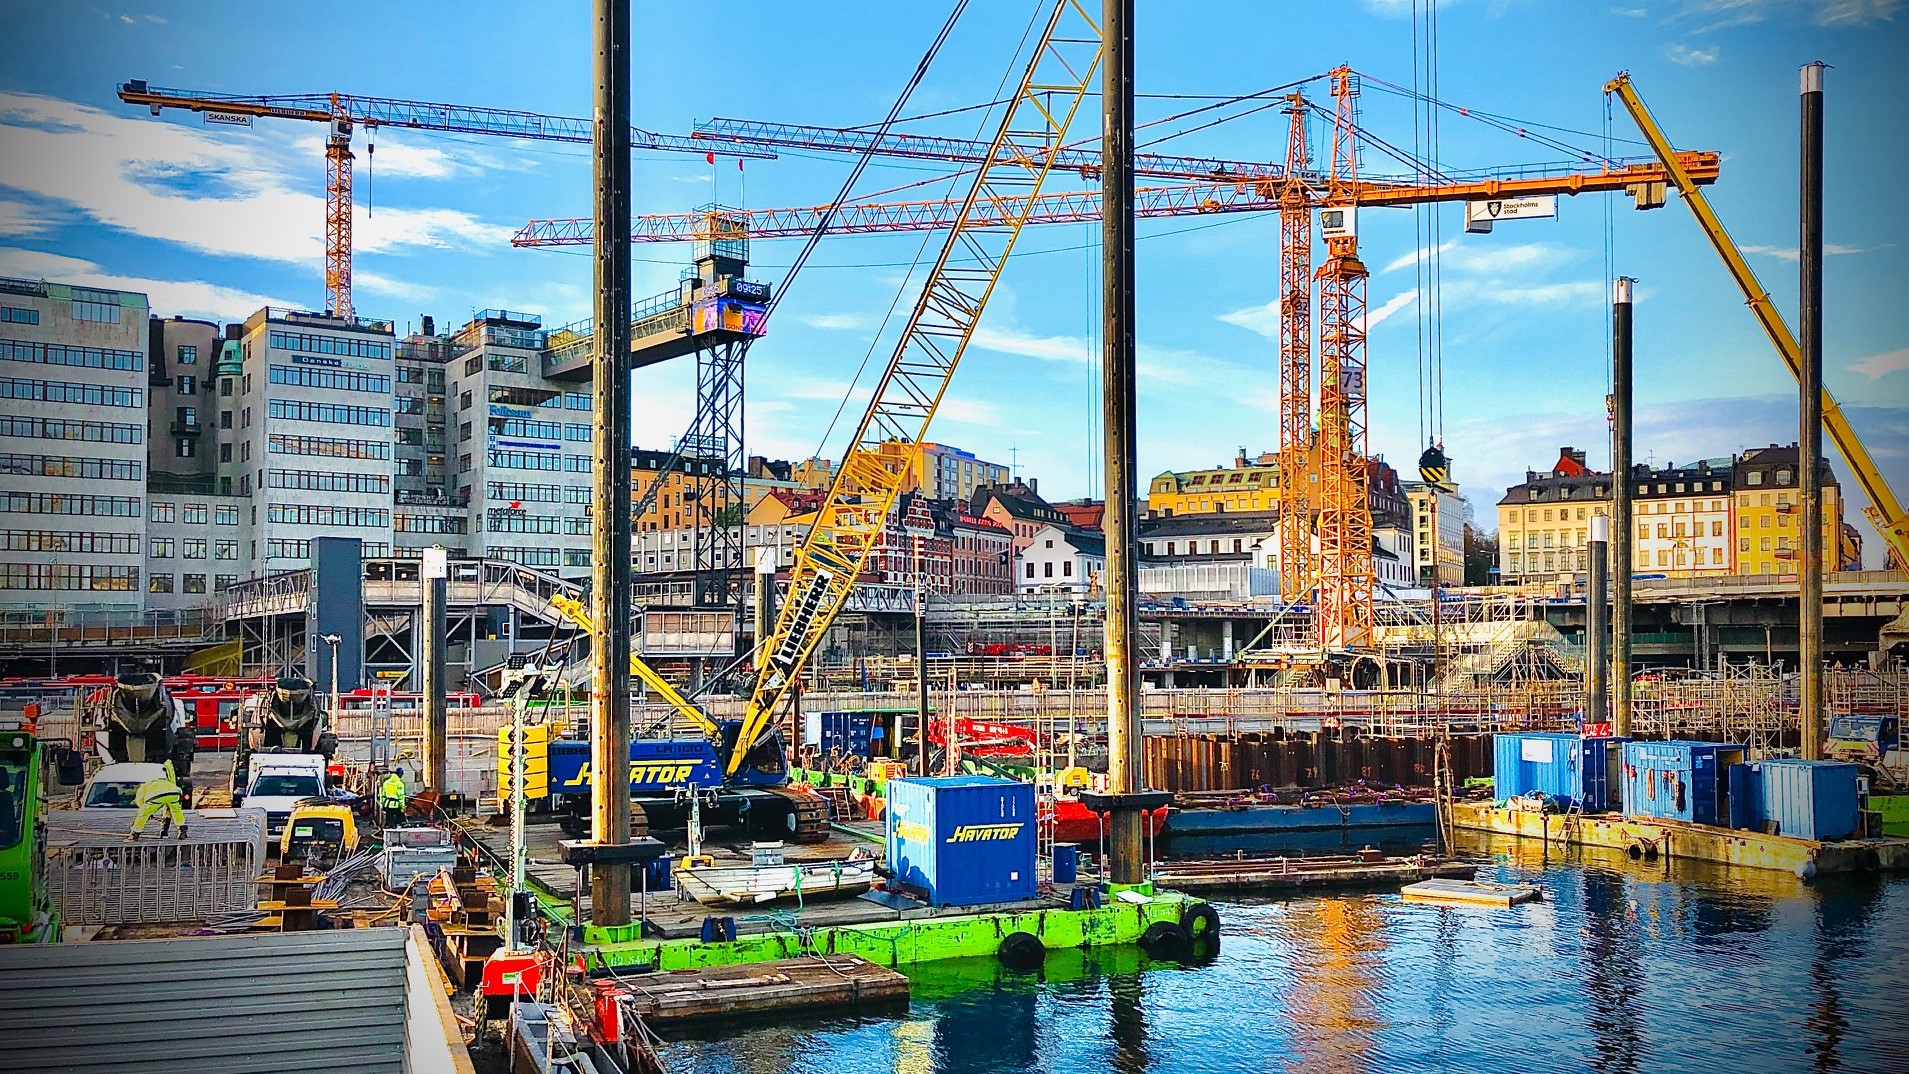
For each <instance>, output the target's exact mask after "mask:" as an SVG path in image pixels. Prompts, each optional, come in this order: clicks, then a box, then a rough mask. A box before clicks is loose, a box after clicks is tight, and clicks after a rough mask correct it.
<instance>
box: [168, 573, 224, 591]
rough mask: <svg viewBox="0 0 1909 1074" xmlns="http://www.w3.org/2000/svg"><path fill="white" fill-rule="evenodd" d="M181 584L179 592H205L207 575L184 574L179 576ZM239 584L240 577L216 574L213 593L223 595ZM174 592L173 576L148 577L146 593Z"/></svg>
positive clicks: (213, 577) (213, 580)
mask: <svg viewBox="0 0 1909 1074" xmlns="http://www.w3.org/2000/svg"><path fill="white" fill-rule="evenodd" d="M179 583H180V584H179V592H181V593H203V592H205V575H203V574H182V575H180V576H179ZM238 584H239V576H238V575H236V574H215V575H213V576H212V591H213V592H215V593H223V592H225V591H226V590H228V589H230V588H232V587H233V586H235V585H238ZM172 591H173V589H172V575H170V574H150V575H147V576H146V592H148V593H170V592H172Z"/></svg>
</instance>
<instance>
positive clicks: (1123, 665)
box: [1101, 0, 1147, 884]
mask: <svg viewBox="0 0 1909 1074" xmlns="http://www.w3.org/2000/svg"><path fill="white" fill-rule="evenodd" d="M1102 13H1103V15H1102V22H1101V35H1102V36H1101V40H1102V47H1103V49H1104V50H1105V56H1104V58H1103V60H1102V65H1103V66H1102V71H1101V79H1102V81H1101V104H1102V109H1103V118H1102V135H1101V160H1102V162H1103V167H1102V169H1101V204H1102V206H1103V211H1102V214H1101V245H1102V247H1103V251H1104V252H1103V261H1102V270H1101V275H1102V279H1101V288H1102V290H1101V318H1102V338H1103V340H1104V341H1105V342H1104V345H1103V347H1102V350H1101V370H1102V387H1101V392H1102V395H1101V408H1102V419H1103V421H1102V428H1104V429H1105V430H1106V440H1105V444H1104V445H1103V448H1102V450H1103V462H1104V465H1105V473H1106V482H1107V487H1106V499H1107V506H1106V519H1105V526H1104V529H1105V532H1106V539H1107V575H1106V585H1107V783H1108V789H1109V790H1111V791H1112V792H1113V793H1114V794H1116V795H1123V794H1133V793H1135V792H1136V791H1139V790H1140V789H1141V788H1142V786H1143V785H1144V783H1145V779H1146V777H1145V774H1144V772H1143V771H1142V759H1141V752H1140V751H1141V735H1140V720H1139V711H1138V704H1139V698H1138V696H1137V695H1138V693H1139V689H1140V673H1139V672H1140V668H1139V664H1138V663H1137V662H1136V661H1135V659H1134V656H1135V654H1134V638H1135V635H1136V634H1137V633H1138V632H1139V622H1138V620H1137V618H1136V616H1135V605H1136V604H1137V603H1138V597H1139V589H1138V585H1137V581H1138V579H1137V577H1136V573H1135V570H1136V566H1137V564H1136V562H1135V560H1136V558H1137V553H1138V551H1139V549H1138V545H1137V543H1136V542H1135V539H1134V534H1135V530H1134V526H1135V520H1134V504H1135V502H1136V500H1137V499H1138V495H1139V489H1138V485H1137V483H1136V475H1135V467H1136V459H1135V451H1136V443H1137V440H1138V436H1137V433H1136V430H1135V415H1134V411H1135V409H1136V406H1137V398H1138V393H1137V390H1136V384H1135V381H1136V366H1135V333H1134V294H1133V291H1134V264H1133V262H1134V258H1133V243H1134V218H1133V212H1134V203H1133V85H1134V79H1133V56H1134V50H1133V18H1134V0H1103V4H1102ZM1111 821H1112V823H1111V828H1112V830H1111V832H1110V833H1109V835H1110V837H1111V847H1110V852H1109V857H1110V868H1109V879H1111V880H1112V881H1113V882H1114V883H1116V884H1142V883H1145V882H1146V879H1147V861H1146V846H1145V832H1146V815H1145V814H1144V813H1142V812H1139V811H1137V810H1134V809H1116V810H1114V813H1113V816H1112V818H1111Z"/></svg>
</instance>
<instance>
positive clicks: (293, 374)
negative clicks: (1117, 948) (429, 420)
mask: <svg viewBox="0 0 1909 1074" xmlns="http://www.w3.org/2000/svg"><path fill="white" fill-rule="evenodd" d="M269 376H270V379H271V383H273V384H287V385H291V386H293V387H299V388H326V389H329V390H331V391H340V392H375V393H378V394H380V395H389V394H391V378H390V377H387V376H384V375H382V374H379V373H355V372H351V371H349V370H342V369H307V368H305V367H304V366H290V365H275V366H272V367H271V369H270V370H269ZM412 398H416V397H415V396H413V397H412Z"/></svg>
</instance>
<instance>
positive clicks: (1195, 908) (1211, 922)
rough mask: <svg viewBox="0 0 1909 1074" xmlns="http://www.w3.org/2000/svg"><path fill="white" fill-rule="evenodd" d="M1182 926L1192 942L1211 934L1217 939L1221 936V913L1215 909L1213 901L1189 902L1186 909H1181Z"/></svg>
mask: <svg viewBox="0 0 1909 1074" xmlns="http://www.w3.org/2000/svg"><path fill="white" fill-rule="evenodd" d="M1180 928H1181V929H1182V930H1184V931H1185V932H1186V935H1187V939H1188V940H1189V941H1192V942H1197V941H1200V940H1204V939H1206V938H1207V937H1209V936H1210V937H1212V938H1213V939H1216V940H1217V939H1219V936H1220V913H1219V911H1218V910H1215V909H1213V906H1212V904H1211V903H1204V902H1191V903H1188V904H1187V905H1186V909H1184V910H1181V911H1180Z"/></svg>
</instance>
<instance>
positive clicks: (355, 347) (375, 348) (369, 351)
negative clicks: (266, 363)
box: [268, 331, 391, 358]
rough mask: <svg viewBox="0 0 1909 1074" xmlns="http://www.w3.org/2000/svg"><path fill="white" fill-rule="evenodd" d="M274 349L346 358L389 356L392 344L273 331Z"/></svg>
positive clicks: (271, 340) (270, 338) (381, 341)
mask: <svg viewBox="0 0 1909 1074" xmlns="http://www.w3.org/2000/svg"><path fill="white" fill-rule="evenodd" d="M268 342H270V343H271V346H272V349H273V350H281V351H302V352H304V353H306V354H334V355H338V356H340V357H344V358H389V357H391V344H390V343H389V342H386V341H383V340H375V339H338V338H335V337H332V336H314V335H309V334H307V333H304V332H277V331H275V332H272V333H271V334H270V335H269V337H268Z"/></svg>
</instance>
